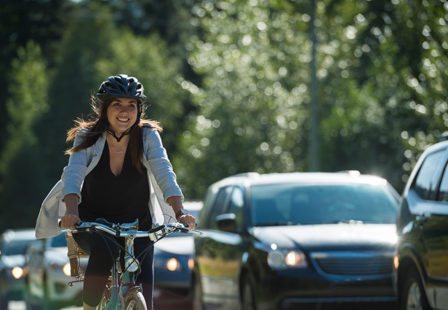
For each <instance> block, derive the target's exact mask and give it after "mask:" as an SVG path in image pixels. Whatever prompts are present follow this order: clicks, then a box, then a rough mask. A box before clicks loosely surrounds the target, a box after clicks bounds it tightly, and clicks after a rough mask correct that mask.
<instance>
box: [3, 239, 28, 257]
mask: <svg viewBox="0 0 448 310" xmlns="http://www.w3.org/2000/svg"><path fill="white" fill-rule="evenodd" d="M29 243H30V241H28V240H11V241H9V242H5V243H4V244H3V248H2V254H3V255H22V254H25V249H26V246H27V245H28V244H29Z"/></svg>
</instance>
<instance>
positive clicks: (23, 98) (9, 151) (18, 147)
mask: <svg viewBox="0 0 448 310" xmlns="http://www.w3.org/2000/svg"><path fill="white" fill-rule="evenodd" d="M17 54H18V58H17V59H15V60H14V61H13V62H12V66H11V67H12V71H11V75H10V78H11V84H10V89H9V92H10V94H11V97H10V98H9V99H8V101H7V111H8V124H7V130H8V140H7V143H6V145H5V147H4V148H3V150H2V152H1V154H0V180H1V183H0V205H2V208H1V211H0V212H1V216H0V219H1V220H0V221H1V222H0V226H5V225H6V224H8V225H15V226H27V225H32V224H34V220H33V217H35V216H37V211H36V210H37V208H36V205H35V202H36V199H39V198H40V197H41V193H40V192H39V191H38V190H37V189H38V188H39V187H38V183H36V180H38V176H39V173H40V167H39V159H40V156H39V153H40V152H39V144H38V140H37V137H36V133H35V124H36V122H37V121H38V120H39V119H40V117H41V116H42V114H43V113H44V112H46V110H47V108H48V104H47V91H48V89H47V88H48V81H47V74H46V66H45V64H44V62H43V59H42V54H41V50H40V48H39V46H37V45H36V44H35V43H33V42H28V43H27V45H26V47H24V48H19V50H18V53H17ZM25 193H26V194H25ZM27 215H31V216H28V217H27Z"/></svg>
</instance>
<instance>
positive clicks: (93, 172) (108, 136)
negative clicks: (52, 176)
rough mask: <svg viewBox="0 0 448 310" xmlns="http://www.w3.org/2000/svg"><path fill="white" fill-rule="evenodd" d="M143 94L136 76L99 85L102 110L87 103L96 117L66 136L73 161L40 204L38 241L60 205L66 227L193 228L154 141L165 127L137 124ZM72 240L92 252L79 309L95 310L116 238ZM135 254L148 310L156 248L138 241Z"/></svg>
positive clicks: (80, 237)
mask: <svg viewBox="0 0 448 310" xmlns="http://www.w3.org/2000/svg"><path fill="white" fill-rule="evenodd" d="M143 91H144V89H143V85H142V84H141V83H140V82H139V81H138V80H137V79H136V78H135V77H129V76H127V75H124V74H120V75H117V76H111V77H109V78H108V80H106V81H104V82H103V83H102V84H101V86H100V88H99V90H98V93H97V96H96V99H97V102H98V103H99V106H98V105H96V104H95V103H96V102H95V98H92V107H93V110H94V112H95V113H96V118H95V119H94V120H92V121H84V120H79V121H78V122H77V126H76V127H74V128H72V129H70V130H69V131H68V137H67V141H72V140H74V142H73V147H72V148H71V149H69V150H68V151H67V152H66V153H67V154H70V159H69V162H68V165H67V166H66V167H65V168H64V171H63V174H62V178H61V181H59V182H58V184H57V185H56V186H55V187H54V188H53V190H52V191H51V192H50V194H49V195H48V196H47V198H46V199H45V200H44V202H43V204H42V208H41V212H40V213H39V218H38V221H37V225H36V235H37V237H38V238H39V237H47V236H49V235H52V234H54V232H55V228H54V227H53V225H54V224H55V221H54V217H55V214H56V213H57V211H56V210H57V205H58V203H59V201H60V200H63V202H64V203H65V214H63V216H62V217H61V227H63V228H74V227H75V224H76V223H77V222H79V221H80V220H84V221H95V220H96V219H97V218H104V219H106V220H108V221H110V222H114V223H124V222H132V221H134V220H135V219H138V220H139V230H148V229H150V228H151V227H152V225H154V224H162V223H163V222H168V221H170V220H171V219H172V218H175V219H176V220H178V221H179V222H181V223H182V224H184V225H186V226H188V228H189V229H193V228H194V227H195V225H196V220H195V218H194V217H193V216H191V215H189V214H186V213H184V212H183V204H182V200H183V195H182V191H181V189H180V188H179V186H178V184H177V182H176V175H175V174H174V172H173V169H172V165H171V163H170V161H169V159H168V157H167V154H166V151H165V148H164V147H163V145H162V141H161V138H160V135H159V132H161V131H162V129H161V127H160V126H159V124H158V123H157V122H155V121H150V120H145V119H142V118H141V116H142V111H143V107H142V105H143V103H144V101H145V99H146V96H145V95H144V93H143ZM81 197H82V199H81ZM55 198H56V199H55ZM167 203H168V204H169V205H168V204H167ZM56 216H57V214H56ZM56 224H57V223H56ZM48 225H50V226H48ZM74 238H75V240H76V241H77V243H78V245H79V246H80V247H81V248H82V249H83V250H84V251H86V252H87V253H89V254H90V258H89V263H88V265H87V269H86V272H85V276H84V289H83V306H84V309H94V308H95V307H96V306H97V305H98V303H99V301H100V298H101V295H102V293H103V291H104V289H105V286H106V282H107V279H108V276H109V275H110V270H111V267H112V265H113V263H114V261H115V258H116V256H117V255H118V252H119V251H118V250H119V249H118V248H119V247H118V246H117V244H116V240H110V237H105V236H104V235H101V234H100V233H87V232H83V233H77V234H74ZM118 241H119V242H120V240H118ZM121 242H122V241H121ZM148 248H149V250H148ZM146 252H147V253H146ZM145 253H146V254H145ZM140 254H145V255H142V258H141V259H140V263H141V273H140V275H139V276H138V278H137V282H138V283H140V284H141V285H142V288H143V295H144V297H145V300H146V303H147V307H148V309H152V292H153V248H152V243H151V241H150V240H149V239H146V238H139V239H137V240H135V255H136V256H137V257H138V256H139V255H140Z"/></svg>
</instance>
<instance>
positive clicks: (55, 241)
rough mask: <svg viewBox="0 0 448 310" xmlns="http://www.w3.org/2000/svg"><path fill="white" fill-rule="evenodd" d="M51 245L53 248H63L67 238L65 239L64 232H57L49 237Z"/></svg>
mask: <svg viewBox="0 0 448 310" xmlns="http://www.w3.org/2000/svg"><path fill="white" fill-rule="evenodd" d="M50 246H51V247H53V248H63V247H66V246H67V239H65V234H59V235H57V236H56V237H54V238H52V239H51V244H50Z"/></svg>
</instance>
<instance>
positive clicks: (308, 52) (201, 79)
mask: <svg viewBox="0 0 448 310" xmlns="http://www.w3.org/2000/svg"><path fill="white" fill-rule="evenodd" d="M447 22H448V2H447V1H445V0H422V1H413V0H407V1H406V0H375V1H373V0H371V1H364V0H363V1H352V0H320V1H314V0H295V1H292V0H244V1H239V0H164V1H159V0H133V1H132V0H109V1H97V0H96V1H95V0H77V1H70V0H20V1H17V0H2V1H1V5H0V46H1V49H0V72H1V74H0V232H1V231H4V230H5V229H6V228H19V227H33V226H34V223H35V220H36V217H37V214H38V212H39V208H40V204H41V202H42V200H43V199H44V197H45V196H46V194H47V193H48V192H49V190H50V189H51V187H52V186H53V185H54V184H55V183H56V182H57V180H58V179H59V178H60V176H61V173H62V168H63V167H64V166H65V165H66V163H67V160H68V157H67V156H66V155H64V150H66V149H67V148H69V147H70V144H66V143H65V138H66V132H67V130H68V129H69V128H71V127H72V126H73V125H74V122H73V121H74V119H76V118H77V117H84V118H89V115H90V113H91V109H90V101H89V97H90V96H91V95H92V94H95V93H96V90H97V89H98V86H99V85H100V83H101V82H102V81H104V80H105V79H107V77H108V76H110V75H116V74H119V73H125V74H128V75H132V76H135V77H137V78H138V79H139V80H140V81H141V82H142V83H143V84H144V86H145V92H146V95H147V96H148V101H147V106H146V116H147V117H148V118H151V119H155V120H158V121H159V122H160V123H161V125H162V126H163V127H164V132H163V134H162V139H163V141H164V144H165V146H166V148H167V151H168V154H169V157H170V159H171V160H172V162H173V165H174V169H175V172H176V173H177V175H178V181H179V184H180V185H181V187H182V189H183V190H184V193H185V196H186V198H187V199H188V200H197V199H202V198H203V196H204V194H205V189H206V188H207V186H208V185H210V184H211V183H212V182H214V181H216V180H219V179H221V178H223V177H226V176H228V175H231V174H235V173H239V172H246V171H256V172H260V173H266V172H290V171H313V170H319V171H338V170H345V169H357V170H359V171H361V173H372V174H376V175H380V176H382V177H385V178H387V179H388V180H389V181H390V182H391V183H392V184H393V185H394V187H395V188H396V189H397V190H398V191H401V190H402V187H403V186H404V183H405V181H406V180H407V178H408V176H409V173H410V171H411V168H412V167H413V165H414V163H415V161H416V159H417V156H418V155H419V154H420V153H421V152H422V150H423V149H424V148H425V147H426V146H427V145H429V144H432V143H434V142H435V141H436V140H437V138H438V137H439V136H440V135H441V134H442V133H443V132H444V131H445V128H446V124H447V122H448V103H447V93H446V86H447V83H448V27H447V25H446V23H447Z"/></svg>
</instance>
